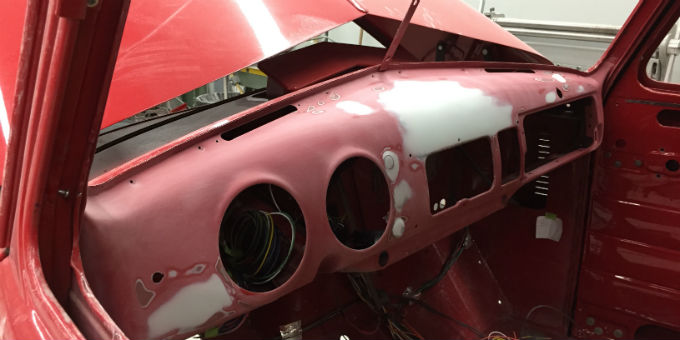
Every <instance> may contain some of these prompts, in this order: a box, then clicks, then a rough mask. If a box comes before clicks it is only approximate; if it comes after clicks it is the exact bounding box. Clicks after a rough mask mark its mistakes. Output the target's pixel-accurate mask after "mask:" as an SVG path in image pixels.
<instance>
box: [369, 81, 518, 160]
mask: <svg viewBox="0 0 680 340" xmlns="http://www.w3.org/2000/svg"><path fill="white" fill-rule="evenodd" d="M378 102H379V103H380V104H382V105H383V108H384V109H385V110H386V111H388V112H390V113H392V114H393V115H395V116H396V117H397V119H399V123H400V124H401V128H402V130H403V136H402V137H403V139H404V146H405V147H406V149H407V150H409V152H411V153H413V154H414V156H416V157H424V156H427V155H428V154H430V153H432V152H435V151H439V150H443V149H446V148H447V147H450V146H453V145H455V144H457V143H459V142H461V143H462V142H466V141H470V140H473V139H476V138H479V137H483V136H491V135H494V134H496V133H497V132H498V131H500V130H502V129H504V128H507V127H510V126H512V105H509V104H501V103H499V102H498V101H497V100H496V98H494V97H492V96H488V95H486V94H484V92H482V90H480V89H475V88H465V87H462V86H461V85H460V84H459V83H458V82H455V81H450V80H437V81H415V80H402V81H395V82H394V87H393V88H392V89H391V90H389V91H385V92H381V93H380V94H379V95H378Z"/></svg>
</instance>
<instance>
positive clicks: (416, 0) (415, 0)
mask: <svg viewBox="0 0 680 340" xmlns="http://www.w3.org/2000/svg"><path fill="white" fill-rule="evenodd" d="M418 4H420V0H412V1H411V5H410V7H409V8H408V11H406V15H405V16H404V19H403V20H402V21H401V23H400V24H399V28H397V32H396V33H395V34H394V38H393V39H392V42H391V43H390V47H389V48H388V49H387V53H385V57H384V58H383V61H382V63H380V68H379V70H380V71H384V70H385V67H386V66H387V64H388V63H389V62H390V61H392V58H393V57H394V53H396V52H397V48H398V47H399V44H401V39H402V38H403V37H404V33H406V28H407V27H408V25H409V23H411V18H412V17H413V13H415V12H416V8H418Z"/></svg>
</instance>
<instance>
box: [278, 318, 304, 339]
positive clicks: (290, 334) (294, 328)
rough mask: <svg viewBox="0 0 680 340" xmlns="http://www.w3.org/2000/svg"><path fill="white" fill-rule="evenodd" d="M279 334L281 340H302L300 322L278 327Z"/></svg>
mask: <svg viewBox="0 0 680 340" xmlns="http://www.w3.org/2000/svg"><path fill="white" fill-rule="evenodd" d="M279 332H280V333H281V339H283V340H302V321H301V320H297V321H293V322H291V323H289V324H285V325H282V326H279Z"/></svg>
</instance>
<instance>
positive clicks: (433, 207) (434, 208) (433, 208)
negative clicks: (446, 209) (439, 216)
mask: <svg viewBox="0 0 680 340" xmlns="http://www.w3.org/2000/svg"><path fill="white" fill-rule="evenodd" d="M437 209H439V204H438V203H437V202H434V205H433V206H432V210H434V211H437Z"/></svg>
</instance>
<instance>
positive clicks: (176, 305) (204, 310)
mask: <svg viewBox="0 0 680 340" xmlns="http://www.w3.org/2000/svg"><path fill="white" fill-rule="evenodd" d="M232 302H233V297H232V296H231V295H229V293H228V292H227V289H226V287H225V286H224V283H222V280H221V279H220V277H219V276H217V274H212V275H211V276H210V278H209V279H208V280H207V281H205V282H198V283H193V284H190V285H188V286H186V287H184V288H182V289H180V290H179V292H177V294H175V296H173V297H172V298H171V299H170V300H168V301H167V302H166V303H164V304H163V305H162V306H160V307H158V309H156V310H155V311H154V312H153V313H152V314H151V316H149V319H148V321H147V322H148V326H149V336H148V337H149V338H154V337H158V336H161V335H163V334H165V333H168V332H170V331H172V330H175V329H180V330H184V329H186V330H188V329H192V328H195V327H198V326H200V325H202V324H203V323H205V322H206V321H208V319H210V317H211V316H213V315H215V314H216V313H219V312H220V311H222V308H224V307H229V306H231V304H232Z"/></svg>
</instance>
